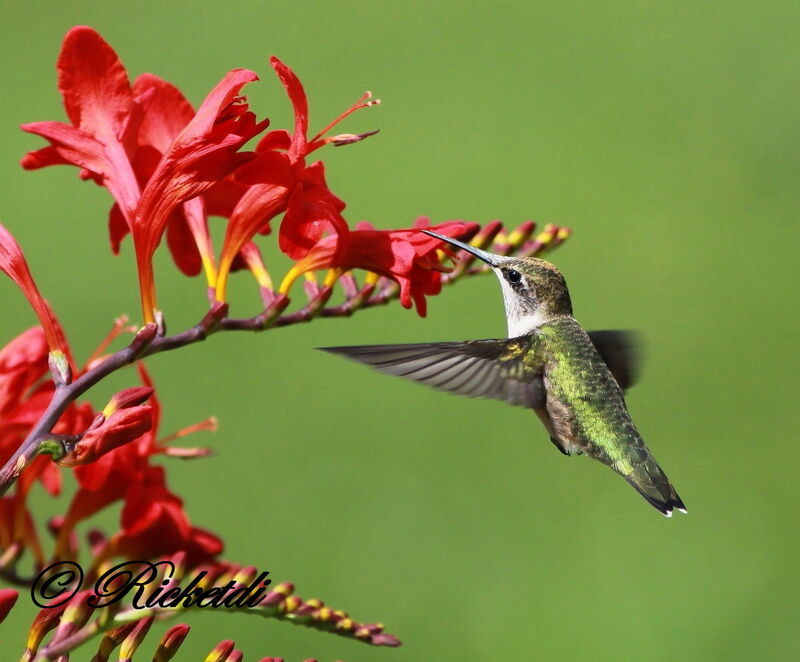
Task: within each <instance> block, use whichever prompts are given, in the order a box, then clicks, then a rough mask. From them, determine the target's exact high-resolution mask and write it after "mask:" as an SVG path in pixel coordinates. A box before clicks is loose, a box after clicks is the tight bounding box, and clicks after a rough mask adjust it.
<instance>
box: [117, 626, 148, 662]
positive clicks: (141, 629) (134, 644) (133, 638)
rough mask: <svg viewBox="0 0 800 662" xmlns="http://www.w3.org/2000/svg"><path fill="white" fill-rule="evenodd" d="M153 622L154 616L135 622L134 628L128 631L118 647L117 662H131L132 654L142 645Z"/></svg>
mask: <svg viewBox="0 0 800 662" xmlns="http://www.w3.org/2000/svg"><path fill="white" fill-rule="evenodd" d="M154 620H155V617H154V616H148V617H147V618H143V619H141V620H140V621H137V623H136V626H135V627H134V628H133V630H131V631H130V633H129V634H128V636H127V637H125V641H123V642H122V645H121V646H120V647H119V662H131V660H132V659H133V654H134V653H135V652H136V650H137V649H138V648H139V646H141V645H142V641H143V640H144V638H145V637H146V636H147V633H148V632H149V631H150V626H151V625H152V624H153V621H154Z"/></svg>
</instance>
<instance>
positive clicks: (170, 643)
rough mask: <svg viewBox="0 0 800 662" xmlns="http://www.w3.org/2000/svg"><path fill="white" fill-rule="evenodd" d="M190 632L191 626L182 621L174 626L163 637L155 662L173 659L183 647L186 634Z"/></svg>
mask: <svg viewBox="0 0 800 662" xmlns="http://www.w3.org/2000/svg"><path fill="white" fill-rule="evenodd" d="M188 634H189V626H188V625H186V624H184V623H181V624H180V625H174V626H172V627H171V628H170V629H169V630H167V632H166V633H165V634H164V636H163V637H161V643H160V644H159V645H158V649H157V650H156V652H155V655H154V656H153V662H168V661H169V660H171V659H172V658H173V657H174V656H175V653H177V652H178V649H179V648H180V647H181V644H182V643H183V640H184V639H186V635H188Z"/></svg>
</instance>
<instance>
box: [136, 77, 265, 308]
mask: <svg viewBox="0 0 800 662" xmlns="http://www.w3.org/2000/svg"><path fill="white" fill-rule="evenodd" d="M257 79H258V76H256V74H255V73H253V72H252V71H248V70H246V69H234V70H233V71H230V72H228V73H227V74H226V76H225V77H224V78H223V79H222V80H221V81H220V82H219V83H218V84H217V86H216V87H215V88H214V89H213V90H212V91H211V92H210V93H209V95H208V96H207V97H206V99H205V101H203V103H202V104H201V106H200V108H199V109H198V111H197V113H196V114H195V116H194V118H192V121H191V122H189V124H188V125H186V127H185V128H184V129H183V130H182V131H181V132H180V133H179V134H178V135H177V136H176V138H175V139H174V140H173V141H172V144H171V145H170V147H169V149H168V150H167V152H166V153H165V154H164V156H163V158H162V159H161V161H160V162H159V164H158V166H157V168H156V170H155V172H154V173H153V176H152V177H151V178H150V181H149V182H148V184H147V186H146V187H145V189H144V191H143V192H142V197H141V200H140V201H139V206H138V207H137V210H136V214H135V216H134V220H133V226H132V228H131V232H132V234H133V241H134V245H135V247H136V262H137V266H138V271H139V287H140V290H141V294H142V310H143V312H144V316H145V321H146V322H152V321H153V320H154V319H155V315H154V313H155V307H156V301H155V285H154V283H153V264H152V260H153V253H154V252H155V250H156V248H157V246H158V244H159V243H160V241H161V237H162V236H163V234H164V231H165V230H166V227H167V223H168V222H169V220H170V217H171V214H172V213H173V211H174V210H175V209H176V208H177V207H178V206H179V205H181V204H183V203H184V202H186V201H187V200H190V199H191V198H194V197H196V196H198V195H200V194H201V193H203V192H204V191H206V190H207V189H209V188H211V186H212V185H213V184H215V183H216V182H217V181H219V180H221V179H223V178H224V177H225V176H226V175H228V174H229V173H230V172H231V171H233V170H234V169H235V168H236V167H237V166H239V165H240V164H241V163H243V162H244V161H246V160H248V159H249V158H250V157H251V155H250V154H247V153H241V154H240V153H238V151H239V149H240V148H241V147H242V145H244V144H245V143H246V142H247V141H248V140H250V139H251V138H252V137H253V136H255V135H257V134H258V133H260V132H261V131H262V130H263V128H264V127H265V126H266V125H267V121H266V120H264V121H262V122H258V123H257V122H256V121H255V115H253V113H251V112H249V111H248V109H247V108H248V107H247V104H246V103H244V101H243V99H242V97H239V96H237V95H238V93H239V91H240V90H241V88H242V87H243V86H244V85H245V84H247V83H249V82H251V81H254V80H257Z"/></svg>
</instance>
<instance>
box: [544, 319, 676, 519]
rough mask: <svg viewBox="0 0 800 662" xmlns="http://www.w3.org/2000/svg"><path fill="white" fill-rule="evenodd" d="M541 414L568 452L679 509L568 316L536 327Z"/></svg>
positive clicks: (664, 506) (612, 383)
mask: <svg viewBox="0 0 800 662" xmlns="http://www.w3.org/2000/svg"><path fill="white" fill-rule="evenodd" d="M534 333H535V334H536V335H538V337H539V340H540V343H541V346H542V351H543V353H544V355H545V357H544V363H545V366H544V384H545V389H546V391H547V404H546V408H547V413H548V415H549V417H550V422H551V425H552V427H553V429H554V430H555V432H556V435H557V436H558V438H559V440H560V441H561V442H562V444H563V445H564V447H565V448H566V449H568V450H570V451H572V452H578V453H586V454H587V455H589V456H591V457H593V458H595V459H597V460H600V461H601V462H603V463H604V464H607V465H609V466H610V467H612V468H613V469H614V470H615V471H617V472H618V473H619V474H621V475H622V476H623V477H624V478H625V479H626V480H627V481H628V482H629V483H631V485H633V486H634V487H635V488H636V489H637V490H639V492H641V494H642V495H643V496H644V497H645V498H646V499H647V500H648V501H649V502H650V503H652V504H653V505H654V506H656V507H657V508H659V509H660V510H662V512H665V511H666V512H665V514H667V513H669V512H671V510H672V508H673V507H674V508H678V509H681V510H685V508H684V506H683V503H682V502H681V500H680V498H679V497H678V495H677V493H676V492H675V489H674V488H673V487H672V485H671V484H670V482H669V479H668V478H667V477H666V475H665V474H664V472H663V471H662V470H661V468H660V467H659V466H658V463H657V462H656V460H655V458H654V457H653V456H652V454H651V453H650V450H649V449H648V448H647V446H646V445H645V443H644V440H643V439H642V437H641V436H640V435H639V432H638V431H637V429H636V427H635V426H634V424H633V421H631V418H630V415H629V414H628V409H627V407H626V405H625V399H624V397H623V393H622V389H621V388H620V387H619V384H617V381H616V379H614V376H613V375H612V374H611V371H610V370H609V369H608V366H607V365H606V363H605V361H603V359H602V358H601V357H600V355H599V354H598V353H597V350H596V349H595V346H594V344H593V343H592V341H591V339H590V338H589V336H588V335H587V334H586V332H585V331H584V330H583V329H582V328H581V326H580V325H579V324H578V322H576V321H575V319H574V318H573V317H571V316H566V315H565V316H561V317H556V318H554V319H552V320H550V321H548V322H547V323H545V324H542V325H541V326H539V327H538V328H537V329H536V331H535V332H534Z"/></svg>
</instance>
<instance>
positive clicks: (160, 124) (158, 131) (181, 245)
mask: <svg viewBox="0 0 800 662" xmlns="http://www.w3.org/2000/svg"><path fill="white" fill-rule="evenodd" d="M133 96H134V100H135V101H136V102H138V103H139V104H140V105H141V106H142V107H143V112H142V117H141V121H140V122H139V126H138V131H137V134H136V151H135V155H134V157H133V160H132V163H133V169H134V171H135V173H136V177H137V180H138V182H139V185H140V186H141V187H145V186H146V185H147V182H148V181H149V180H150V178H151V177H152V176H153V173H154V172H155V169H156V168H157V167H158V164H159V162H160V161H161V159H162V157H163V156H164V154H165V153H166V152H167V150H168V149H169V148H170V146H171V145H172V141H173V140H174V139H175V138H176V137H177V136H178V134H179V133H180V132H181V131H182V130H183V129H184V128H185V127H186V125H187V124H189V122H190V121H191V120H192V118H193V117H194V115H195V111H194V108H192V105H191V104H190V103H189V102H188V101H187V99H186V97H184V96H183V94H182V93H181V91H180V90H179V89H178V88H176V87H175V86H174V85H172V84H170V83H168V82H167V81H165V80H162V79H161V78H159V77H158V76H154V75H152V74H142V75H141V76H139V77H138V78H137V79H136V81H135V82H134V84H133ZM109 230H110V232H111V247H112V250H113V251H114V253H115V254H116V253H118V252H119V244H120V241H121V240H122V238H123V237H124V236H125V235H126V234H127V233H128V232H129V227H128V223H127V222H126V221H125V218H124V217H123V215H122V212H121V211H120V209H119V207H117V206H116V205H115V206H114V208H113V209H112V212H111V216H110V218H109ZM167 243H168V245H169V249H170V252H171V253H172V258H173V260H174V261H175V264H176V265H177V266H178V268H179V269H180V270H181V271H182V272H183V273H184V274H186V275H187V276H195V275H197V274H198V273H199V272H200V269H201V266H202V267H204V268H205V269H206V276H207V278H208V280H209V285H211V284H213V281H214V280H216V267H215V265H214V256H213V249H212V247H211V238H210V237H209V234H208V221H207V218H206V214H205V209H204V204H203V200H202V198H194V199H192V200H189V201H187V202H185V203H183V205H182V206H181V207H178V208H176V210H175V213H174V214H173V218H172V220H171V221H170V223H169V226H168V230H167Z"/></svg>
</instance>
